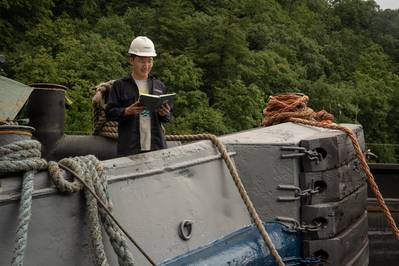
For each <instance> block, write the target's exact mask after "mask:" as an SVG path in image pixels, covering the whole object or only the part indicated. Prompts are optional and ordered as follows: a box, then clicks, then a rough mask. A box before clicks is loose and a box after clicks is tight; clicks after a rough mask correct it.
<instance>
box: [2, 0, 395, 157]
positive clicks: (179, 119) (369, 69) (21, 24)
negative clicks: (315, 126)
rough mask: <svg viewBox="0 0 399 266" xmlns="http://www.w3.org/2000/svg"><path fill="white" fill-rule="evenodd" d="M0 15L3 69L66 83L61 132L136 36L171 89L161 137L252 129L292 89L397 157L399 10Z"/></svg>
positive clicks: (275, 4) (51, 4) (77, 122)
mask: <svg viewBox="0 0 399 266" xmlns="http://www.w3.org/2000/svg"><path fill="white" fill-rule="evenodd" d="M0 14H1V17H0V30H1V34H0V53H2V54H4V55H5V57H6V63H5V64H4V65H3V66H2V70H1V71H2V73H3V75H7V76H8V77H10V78H13V79H16V80H18V81H21V82H23V83H26V84H30V83H34V82H50V83H59V84H62V85H65V86H67V87H68V88H69V90H68V97H70V98H71V99H72V100H73V101H74V104H73V105H72V106H71V107H70V108H69V109H68V110H67V119H66V129H67V130H68V131H84V132H90V131H91V130H92V124H91V96H92V95H93V87H94V86H95V85H96V84H98V83H100V82H103V81H107V80H110V79H117V78H120V77H122V76H124V75H126V74H128V72H129V67H128V64H127V49H128V46H129V44H130V42H131V40H132V39H133V38H134V37H135V36H138V35H146V36H148V37H150V38H151V39H152V40H153V41H154V43H155V44H156V48H157V52H158V54H159V57H157V59H156V62H155V66H154V70H153V73H154V75H155V76H156V77H158V78H159V79H161V80H163V81H164V82H165V84H166V85H167V87H168V88H169V90H170V91H174V92H177V94H178V99H177V100H176V104H175V113H174V115H175V119H174V121H173V122H172V123H170V124H169V125H168V126H167V132H168V133H169V134H174V133H198V132H211V133H215V134H225V133H230V132H234V131H239V130H244V129H248V128H253V127H257V126H259V125H260V124H261V120H262V109H263V108H264V106H265V104H266V102H267V98H268V96H269V95H271V94H275V93H279V92H287V91H297V92H303V93H305V94H307V95H308V96H309V97H310V99H311V102H310V105H311V107H312V108H313V109H315V110H319V109H325V110H327V111H328V112H331V113H333V114H334V115H335V118H336V119H335V120H336V122H354V123H361V124H362V125H363V126H364V129H365V134H366V140H367V142H368V143H374V144H370V147H372V148H373V150H374V151H376V152H377V153H378V154H379V156H380V157H379V160H380V161H385V162H397V161H398V159H399V158H398V152H397V150H395V149H398V146H395V145H386V144H387V143H388V144H389V143H398V142H399V141H398V140H399V123H398V118H399V111H398V107H399V10H395V11H393V10H384V11H383V10H380V9H379V7H378V5H377V4H376V3H375V1H373V0H246V1H240V0H214V1H209V0H191V1H189V0H174V1H172V0H167V1H162V0H151V1H139V0H136V1H134V0H128V1H115V0H110V1H105V0H86V1H81V0H79V1H78V0H64V1H60V0H35V1H33V2H32V1H27V0H19V1H9V0H4V1H1V2H0ZM384 143H385V144H384ZM381 144H384V145H381Z"/></svg>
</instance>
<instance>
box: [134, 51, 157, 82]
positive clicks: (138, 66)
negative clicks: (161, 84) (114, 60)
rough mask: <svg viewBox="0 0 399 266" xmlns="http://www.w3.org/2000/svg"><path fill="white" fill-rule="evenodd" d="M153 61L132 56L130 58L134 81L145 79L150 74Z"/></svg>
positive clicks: (145, 57) (143, 57)
mask: <svg viewBox="0 0 399 266" xmlns="http://www.w3.org/2000/svg"><path fill="white" fill-rule="evenodd" d="M153 62H154V60H153V58H152V57H147V56H134V57H131V58H130V64H131V65H132V67H133V76H134V77H135V79H147V78H148V75H149V74H150V72H151V69H152V64H153Z"/></svg>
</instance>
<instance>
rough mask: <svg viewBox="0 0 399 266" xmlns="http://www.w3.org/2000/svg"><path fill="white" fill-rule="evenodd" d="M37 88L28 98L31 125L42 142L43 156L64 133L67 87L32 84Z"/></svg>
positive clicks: (45, 155)
mask: <svg viewBox="0 0 399 266" xmlns="http://www.w3.org/2000/svg"><path fill="white" fill-rule="evenodd" d="M30 86H31V87H33V88H35V89H34V90H33V92H32V94H31V95H30V97H29V100H28V114H29V126H32V127H34V128H35V129H36V131H35V132H34V134H33V136H34V137H35V138H36V139H37V140H38V141H40V142H41V143H42V156H43V157H44V158H46V159H47V155H48V154H49V152H50V151H51V150H52V148H53V147H54V145H55V143H56V142H57V141H58V140H59V139H60V138H61V137H62V136H63V135H64V118H65V114H64V109H65V90H66V89H67V88H66V87H64V86H62V85H57V84H50V83H35V84H31V85H30Z"/></svg>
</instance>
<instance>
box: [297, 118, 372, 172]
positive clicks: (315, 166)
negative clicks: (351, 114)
mask: <svg viewBox="0 0 399 266" xmlns="http://www.w3.org/2000/svg"><path fill="white" fill-rule="evenodd" d="M341 126H345V127H347V128H349V129H351V130H352V131H353V133H355V135H356V137H357V139H358V142H359V145H360V148H361V149H362V151H364V149H365V141H364V135H363V129H362V127H361V126H360V125H353V124H341ZM300 146H302V147H304V148H306V149H307V150H309V151H312V152H317V153H319V154H320V156H321V160H309V158H308V157H306V156H304V157H303V158H302V164H303V168H304V171H305V172H313V171H324V170H328V169H333V168H337V167H340V166H342V165H344V164H348V163H349V162H350V161H352V160H353V159H354V158H355V157H356V153H355V151H354V148H353V144H352V142H351V140H350V138H349V137H348V136H347V135H346V133H344V132H342V131H339V130H330V131H328V132H324V133H323V134H318V135H314V136H311V137H309V138H304V139H303V140H302V141H301V143H300Z"/></svg>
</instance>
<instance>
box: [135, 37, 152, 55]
mask: <svg viewBox="0 0 399 266" xmlns="http://www.w3.org/2000/svg"><path fill="white" fill-rule="evenodd" d="M128 53H129V54H134V55H138V56H157V53H156V52H155V47H154V43H153V42H152V41H151V40H150V39H148V38H147V37H145V36H138V37H136V38H134V39H133V41H132V43H131V44H130V47H129V51H128Z"/></svg>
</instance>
